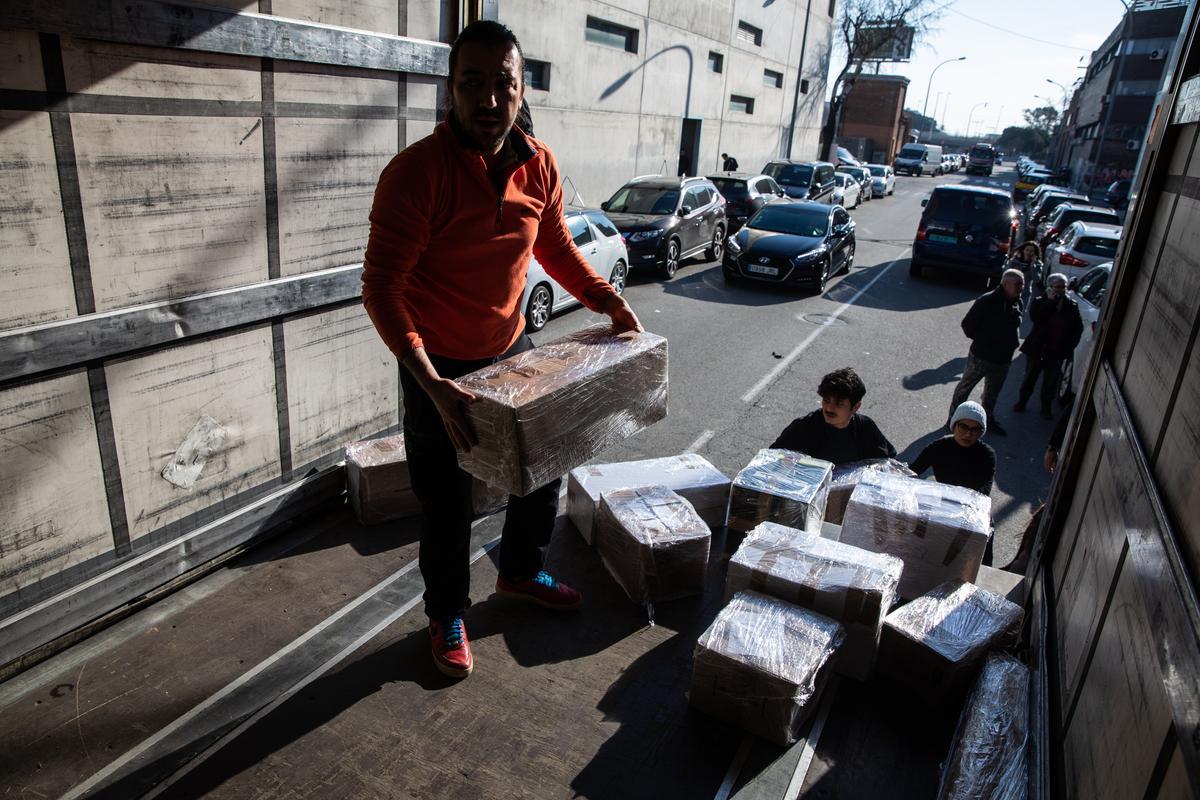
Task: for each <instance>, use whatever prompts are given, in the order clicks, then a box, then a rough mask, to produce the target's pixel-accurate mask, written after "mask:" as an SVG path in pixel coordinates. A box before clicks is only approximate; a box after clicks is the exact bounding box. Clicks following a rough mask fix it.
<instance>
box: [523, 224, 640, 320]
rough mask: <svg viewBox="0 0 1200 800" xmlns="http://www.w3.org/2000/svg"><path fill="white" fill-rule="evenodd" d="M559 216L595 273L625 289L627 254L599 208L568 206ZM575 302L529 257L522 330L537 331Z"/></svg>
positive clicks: (612, 227)
mask: <svg viewBox="0 0 1200 800" xmlns="http://www.w3.org/2000/svg"><path fill="white" fill-rule="evenodd" d="M563 216H564V217H565V218H566V220H567V229H568V230H570V231H571V236H572V237H573V238H574V239H575V246H576V247H578V248H579V251H580V252H581V253H583V257H584V258H586V259H587V260H588V263H589V264H591V265H592V269H594V270H596V273H597V274H598V275H601V276H605V277H607V278H608V282H609V283H610V284H612V287H613V288H614V289H616V290H617V294H621V293H622V292H624V291H625V280H626V278H628V277H629V253H628V251H627V250H626V249H625V240H624V239H623V238H622V237H621V232H620V231H618V230H617V226H616V225H614V224H613V223H612V220H610V219H609V218H608V217H607V216H606V215H605V214H604V212H603V211H593V210H591V209H570V210H568V211H567V212H566V213H565V214H563ZM578 304H579V301H578V300H576V299H575V296H574V295H573V294H571V293H570V292H568V291H567V290H566V289H564V288H563V287H561V286H559V285H558V282H557V281H555V280H554V279H553V278H551V277H550V276H549V275H547V274H546V270H544V269H543V268H542V265H541V264H539V263H538V260H537V259H536V258H531V259H529V271H528V272H526V274H525V296H524V298H523V299H522V307H523V308H524V309H525V329H526V330H528V331H540V330H541V329H542V328H544V327H546V323H547V322H549V321H550V315H551V314H555V313H557V312H559V311H562V310H564V309H567V308H570V307H572V306H575V305H578Z"/></svg>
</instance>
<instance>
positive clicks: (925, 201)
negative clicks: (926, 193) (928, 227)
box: [921, 197, 929, 208]
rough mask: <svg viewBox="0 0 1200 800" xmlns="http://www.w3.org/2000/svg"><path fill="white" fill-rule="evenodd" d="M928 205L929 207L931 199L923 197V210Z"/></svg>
mask: <svg viewBox="0 0 1200 800" xmlns="http://www.w3.org/2000/svg"><path fill="white" fill-rule="evenodd" d="M927 205H929V198H928V197H922V198H921V208H924V207H925V206H927Z"/></svg>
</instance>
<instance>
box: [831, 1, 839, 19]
mask: <svg viewBox="0 0 1200 800" xmlns="http://www.w3.org/2000/svg"><path fill="white" fill-rule="evenodd" d="M836 13H837V0H829V18H830V19H833V15H834V14H836Z"/></svg>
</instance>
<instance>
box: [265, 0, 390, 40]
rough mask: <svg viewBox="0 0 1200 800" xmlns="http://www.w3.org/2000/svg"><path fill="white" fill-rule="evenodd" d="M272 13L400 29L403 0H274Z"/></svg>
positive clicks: (327, 22)
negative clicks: (398, 25) (398, 24)
mask: <svg viewBox="0 0 1200 800" xmlns="http://www.w3.org/2000/svg"><path fill="white" fill-rule="evenodd" d="M271 13H273V14H274V15H275V16H277V17H290V18H292V19H304V20H308V21H309V22H320V23H321V24H323V25H341V26H342V27H344V28H358V29H360V30H364V31H373V32H375V33H390V34H392V35H395V34H397V33H399V31H398V30H397V23H398V21H399V18H400V11H399V0H357V2H354V3H346V2H340V1H339V0H272V2H271Z"/></svg>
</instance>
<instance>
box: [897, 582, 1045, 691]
mask: <svg viewBox="0 0 1200 800" xmlns="http://www.w3.org/2000/svg"><path fill="white" fill-rule="evenodd" d="M905 569H907V567H905ZM1023 617H1024V612H1023V611H1022V610H1021V607H1020V606H1018V605H1017V604H1016V603H1012V602H1010V601H1008V600H1006V599H1005V598H1003V597H1001V596H1000V595H998V594H994V593H992V592H989V591H987V590H986V589H981V588H979V587H978V586H975V585H974V584H970V583H963V582H961V581H950V582H948V583H945V584H943V585H942V586H938V587H937V588H935V589H934V590H933V591H931V592H929V593H928V594H925V595H922V596H921V597H918V598H917V599H916V600H913V601H912V602H911V603H908V604H907V605H904V606H901V607H900V608H898V609H896V610H895V611H893V612H892V613H891V614H888V615H887V616H886V617H885V618H884V620H883V635H882V637H881V638H880V644H879V665H880V669H881V670H884V671H886V672H887V673H888V674H889V675H890V676H891V677H892V678H894V679H895V680H896V681H897V682H899V683H901V684H904V685H905V686H907V687H909V688H911V689H913V690H915V691H917V692H918V693H920V694H921V695H922V696H924V697H926V698H928V699H931V700H935V701H938V700H953V699H955V698H960V697H961V696H962V694H963V693H964V692H965V691H966V689H967V687H969V686H970V684H971V681H972V680H973V679H974V677H975V673H976V670H977V668H978V666H979V663H980V661H981V660H982V659H983V657H984V656H986V655H987V654H988V652H989V651H992V650H999V649H1004V648H1009V647H1012V646H1014V645H1015V644H1016V643H1017V639H1018V637H1019V636H1020V633H1021V622H1022V619H1023Z"/></svg>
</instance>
